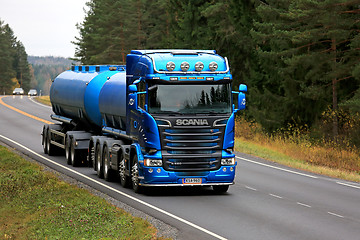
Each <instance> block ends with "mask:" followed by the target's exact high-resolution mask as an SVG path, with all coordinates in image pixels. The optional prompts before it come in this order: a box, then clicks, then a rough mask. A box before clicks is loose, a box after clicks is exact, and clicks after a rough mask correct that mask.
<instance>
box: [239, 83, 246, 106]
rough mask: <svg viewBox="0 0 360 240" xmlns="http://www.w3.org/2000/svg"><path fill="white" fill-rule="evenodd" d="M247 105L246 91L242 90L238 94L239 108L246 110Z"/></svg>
mask: <svg viewBox="0 0 360 240" xmlns="http://www.w3.org/2000/svg"><path fill="white" fill-rule="evenodd" d="M245 87H246V86H245ZM245 106H246V98H245V93H242V92H240V93H239V95H238V110H244V109H245Z"/></svg>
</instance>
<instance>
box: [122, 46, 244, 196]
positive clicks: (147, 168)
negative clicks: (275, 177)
mask: <svg viewBox="0 0 360 240" xmlns="http://www.w3.org/2000/svg"><path fill="white" fill-rule="evenodd" d="M126 72H127V76H126V81H127V85H128V88H127V91H128V92H127V95H128V98H127V103H128V105H129V107H128V108H127V114H126V115H127V120H126V121H127V124H126V125H127V129H126V131H127V135H130V136H131V137H133V138H134V139H135V142H134V143H133V144H132V151H131V152H132V156H136V157H131V158H130V159H133V160H131V161H137V163H134V162H133V163H131V165H132V166H136V168H137V169H135V170H136V172H137V173H138V176H133V175H132V181H137V182H138V185H139V187H140V186H169V185H173V186H184V185H200V186H207V185H209V186H213V188H214V189H216V190H217V191H227V189H228V187H229V185H231V184H233V183H234V177H235V167H236V161H235V155H234V152H233V151H234V127H235V121H234V120H235V112H236V111H238V110H240V109H244V108H245V95H244V93H243V92H245V91H246V86H245V85H241V86H240V87H239V89H240V92H233V91H232V90H231V83H232V75H231V74H230V68H229V64H228V61H227V59H226V58H223V57H221V56H219V55H218V54H216V52H215V51H213V50H133V51H132V52H131V54H129V55H128V56H127V65H126ZM232 94H238V95H239V97H238V99H239V101H238V102H239V103H238V108H237V109H235V107H234V105H233V103H232V99H233V97H232ZM135 170H134V171H135ZM134 171H132V172H134ZM136 178H137V179H136Z"/></svg>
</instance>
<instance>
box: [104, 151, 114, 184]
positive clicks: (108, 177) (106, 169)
mask: <svg viewBox="0 0 360 240" xmlns="http://www.w3.org/2000/svg"><path fill="white" fill-rule="evenodd" d="M102 158H103V161H102V162H103V163H104V179H105V180H106V181H111V180H112V179H113V176H114V174H113V173H114V171H113V170H112V169H111V167H110V153H109V149H108V147H107V146H105V147H104V151H103V154H102Z"/></svg>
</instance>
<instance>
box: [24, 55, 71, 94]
mask: <svg viewBox="0 0 360 240" xmlns="http://www.w3.org/2000/svg"><path fill="white" fill-rule="evenodd" d="M28 61H29V64H30V65H31V67H32V69H33V73H34V78H33V81H32V88H36V89H38V90H41V94H42V95H49V93H50V86H51V83H52V80H54V79H55V77H56V76H57V75H59V74H60V73H62V72H63V71H65V70H68V69H70V67H71V65H73V64H76V62H74V61H72V60H70V59H66V58H63V57H53V56H47V57H37V56H29V57H28Z"/></svg>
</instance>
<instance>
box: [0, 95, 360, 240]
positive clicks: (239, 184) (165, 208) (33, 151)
mask: <svg viewBox="0 0 360 240" xmlns="http://www.w3.org/2000/svg"><path fill="white" fill-rule="evenodd" d="M1 100H2V102H3V103H5V104H7V105H8V106H4V105H3V104H0V141H2V142H5V143H6V144H8V145H10V146H12V147H14V148H16V149H18V150H19V151H21V152H23V153H24V154H26V155H28V156H30V157H32V158H33V159H35V160H37V161H40V162H42V163H44V164H46V165H48V166H49V167H51V168H54V169H55V170H57V171H60V172H62V173H64V174H66V175H69V176H71V177H73V178H75V179H78V180H79V181H81V182H84V183H85V184H88V185H90V186H92V187H93V188H95V189H97V190H99V191H102V192H104V193H105V194H108V195H110V196H111V197H113V198H116V199H118V200H120V201H122V202H124V203H126V204H128V205H130V206H132V207H134V208H136V209H139V210H141V211H143V212H145V213H147V214H149V215H151V216H153V217H155V218H157V219H159V220H161V221H163V222H165V223H167V224H169V225H171V226H173V227H175V228H177V229H178V230H179V235H178V239H186V240H188V239H276V240H279V239H337V240H339V239H360V184H358V183H352V182H346V181H343V180H339V179H332V178H328V177H324V176H319V175H314V174H310V173H305V172H301V171H299V170H294V169H290V168H287V167H283V166H280V165H276V164H274V163H269V162H266V161H264V160H262V159H257V158H254V157H252V156H248V155H245V154H241V153H238V154H237V162H238V166H237V169H236V174H237V177H236V184H235V185H233V186H231V187H230V189H229V191H228V192H227V193H226V194H224V195H214V193H213V191H212V190H211V189H210V188H156V189H154V190H152V191H148V192H147V193H146V194H141V195H140V194H135V193H133V191H132V190H131V189H124V188H122V187H121V186H120V184H119V183H118V182H110V183H109V182H106V181H104V180H103V179H99V178H97V177H96V173H95V171H93V170H92V169H91V168H87V167H78V168H74V167H72V166H69V165H66V162H65V158H64V157H63V156H56V157H49V156H47V155H45V154H43V151H42V146H41V135H40V134H41V129H42V126H43V124H44V123H43V122H42V121H43V120H46V121H52V120H51V119H50V117H49V116H50V114H51V108H50V107H46V106H44V105H41V104H38V103H35V102H34V101H32V99H30V98H28V97H27V96H24V97H21V96H16V97H13V96H6V97H3V98H1V99H0V103H1ZM9 106H11V107H13V108H9ZM16 109H18V110H21V111H22V112H19V111H16ZM25 113H27V114H30V115H24V114H25ZM33 116H35V117H37V118H36V119H34V117H33Z"/></svg>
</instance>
